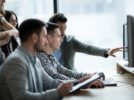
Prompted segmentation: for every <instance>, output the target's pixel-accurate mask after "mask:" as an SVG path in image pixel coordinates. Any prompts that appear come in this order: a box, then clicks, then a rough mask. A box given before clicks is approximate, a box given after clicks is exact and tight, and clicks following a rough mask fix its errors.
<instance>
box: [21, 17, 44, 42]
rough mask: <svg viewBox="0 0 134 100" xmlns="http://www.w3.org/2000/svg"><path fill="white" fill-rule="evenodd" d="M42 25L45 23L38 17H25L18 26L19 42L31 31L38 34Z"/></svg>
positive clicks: (29, 34) (26, 37) (25, 39)
mask: <svg viewBox="0 0 134 100" xmlns="http://www.w3.org/2000/svg"><path fill="white" fill-rule="evenodd" d="M42 27H46V24H45V22H43V21H41V20H39V19H27V20H25V21H23V22H22V23H21V24H20V26H19V36H20V40H21V42H25V41H27V40H28V38H29V37H30V36H31V35H32V34H33V33H36V34H37V35H40V32H41V29H42Z"/></svg>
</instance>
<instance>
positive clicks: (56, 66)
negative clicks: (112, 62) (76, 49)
mask: <svg viewBox="0 0 134 100" xmlns="http://www.w3.org/2000/svg"><path fill="white" fill-rule="evenodd" d="M47 40H48V44H47V45H46V46H44V51H41V52H38V53H37V57H38V58H39V60H40V61H41V64H42V66H43V68H44V70H45V71H46V72H47V74H48V75H50V76H51V77H52V78H54V79H60V80H74V81H78V82H79V83H80V82H81V81H83V79H85V80H86V79H88V78H90V77H91V74H88V73H78V72H76V71H72V70H69V69H67V68H65V67H64V66H62V65H61V64H60V63H59V62H58V60H57V59H56V58H55V56H54V55H53V52H54V51H55V50H57V49H58V48H59V47H60V45H61V42H62V38H61V33H60V31H59V27H58V25H57V24H55V23H48V26H47Z"/></svg>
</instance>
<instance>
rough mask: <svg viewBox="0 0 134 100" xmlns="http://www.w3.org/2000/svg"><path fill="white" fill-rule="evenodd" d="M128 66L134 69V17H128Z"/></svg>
mask: <svg viewBox="0 0 134 100" xmlns="http://www.w3.org/2000/svg"><path fill="white" fill-rule="evenodd" d="M127 42H128V66H129V67H134V17H133V16H130V15H128V16H127Z"/></svg>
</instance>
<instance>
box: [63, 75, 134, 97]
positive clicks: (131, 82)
mask: <svg viewBox="0 0 134 100" xmlns="http://www.w3.org/2000/svg"><path fill="white" fill-rule="evenodd" d="M115 78H116V80H117V82H118V86H117V87H116V86H115V87H105V88H101V89H87V90H83V91H79V92H78V93H75V94H72V95H68V96H66V97H64V98H63V100H134V97H133V96H134V76H133V75H131V76H124V75H117V76H115Z"/></svg>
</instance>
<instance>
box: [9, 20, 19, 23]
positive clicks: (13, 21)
mask: <svg viewBox="0 0 134 100" xmlns="http://www.w3.org/2000/svg"><path fill="white" fill-rule="evenodd" d="M9 22H11V23H17V20H9Z"/></svg>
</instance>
